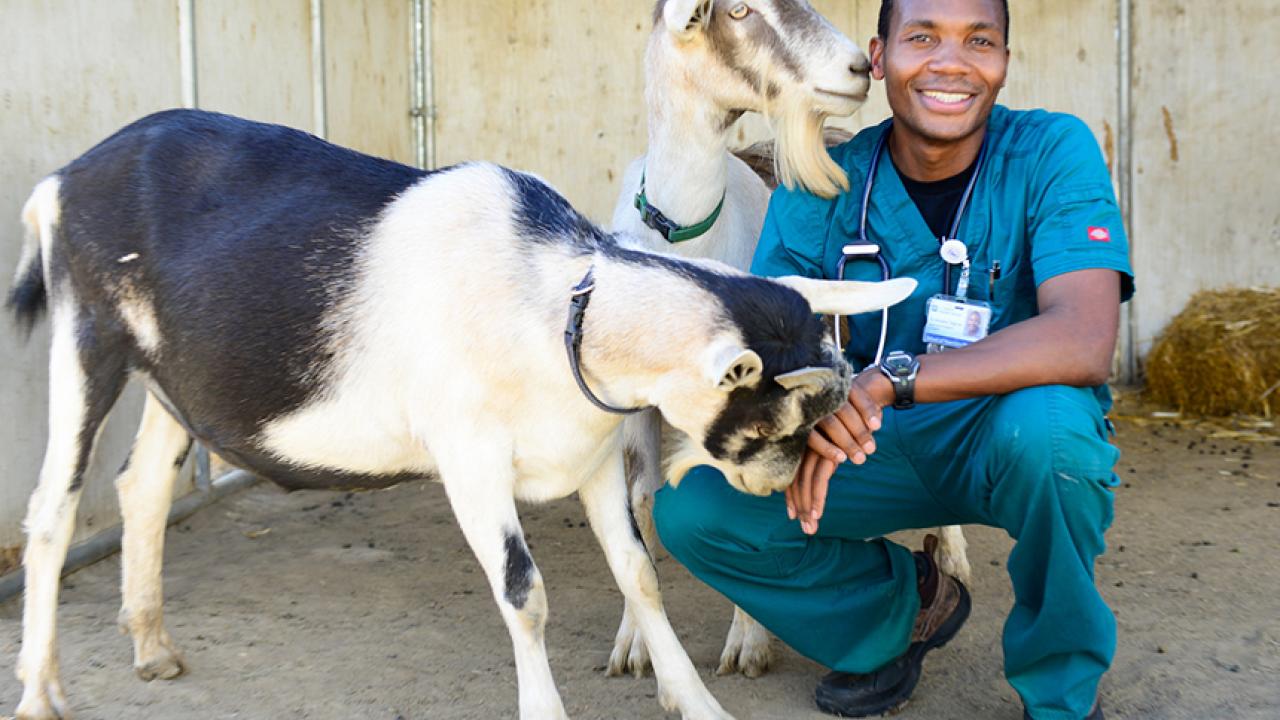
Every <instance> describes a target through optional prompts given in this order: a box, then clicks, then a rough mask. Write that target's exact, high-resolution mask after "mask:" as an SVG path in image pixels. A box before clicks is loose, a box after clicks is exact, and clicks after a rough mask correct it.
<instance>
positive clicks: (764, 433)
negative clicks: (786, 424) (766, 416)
mask: <svg viewBox="0 0 1280 720" xmlns="http://www.w3.org/2000/svg"><path fill="white" fill-rule="evenodd" d="M773 432H774V431H773V426H772V425H770V424H769V423H765V422H761V423H756V424H755V425H752V426H751V434H752V435H755V436H756V437H758V438H765V437H769V436H770V435H772V434H773Z"/></svg>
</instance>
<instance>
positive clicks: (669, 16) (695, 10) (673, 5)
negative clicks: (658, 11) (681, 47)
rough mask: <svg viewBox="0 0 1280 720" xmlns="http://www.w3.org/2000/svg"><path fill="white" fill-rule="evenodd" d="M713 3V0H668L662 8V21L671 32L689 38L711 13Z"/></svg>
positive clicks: (682, 37)
mask: <svg viewBox="0 0 1280 720" xmlns="http://www.w3.org/2000/svg"><path fill="white" fill-rule="evenodd" d="M712 4H713V0H667V4H666V5H664V6H663V8H662V21H663V23H665V24H666V26H667V31H668V32H670V33H671V34H673V35H675V36H677V37H679V38H681V39H684V38H688V37H689V36H691V35H692V34H693V33H694V32H696V31H697V30H698V26H699V25H700V24H701V22H702V21H703V20H704V19H706V18H707V16H708V15H710V13H711V6H712Z"/></svg>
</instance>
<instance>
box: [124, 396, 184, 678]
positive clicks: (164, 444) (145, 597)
mask: <svg viewBox="0 0 1280 720" xmlns="http://www.w3.org/2000/svg"><path fill="white" fill-rule="evenodd" d="M190 442H191V439H190V436H189V435H187V431H186V430H185V429H183V427H182V425H180V424H179V423H178V421H177V420H174V419H173V417H172V416H171V415H169V412H168V411H167V410H165V409H164V406H163V405H161V404H160V401H159V400H157V399H156V396H155V395H154V394H152V393H147V399H146V404H145V405H144V406H143V409H142V421H141V422H140V423H139V425H138V435H137V438H136V439H135V441H134V444H133V449H132V451H131V452H130V454H129V464H128V467H127V468H126V469H125V470H124V471H123V472H121V473H120V476H119V477H117V478H116V491H117V494H118V495H119V498H120V512H121V515H122V516H123V521H124V523H123V525H124V533H123V537H122V538H121V541H120V550H121V562H120V566H121V567H120V570H121V582H120V584H121V596H122V603H121V606H120V615H119V618H118V622H119V625H120V630H121V631H122V632H127V633H129V634H130V635H131V636H132V637H133V667H134V671H135V672H137V674H138V676H139V677H141V678H142V679H143V680H152V679H155V678H165V679H168V678H172V677H176V676H178V675H180V674H181V673H182V671H183V669H184V666H183V662H182V658H181V656H180V655H179V654H178V651H177V649H176V648H175V647H174V645H173V640H172V639H171V638H170V637H169V633H168V631H167V630H165V628H164V590H163V587H162V583H161V575H160V570H161V565H162V564H163V561H164V531H165V526H166V524H167V521H168V517H169V507H170V505H171V504H172V500H173V483H174V480H176V479H177V477H178V467H179V461H180V459H181V457H182V455H183V454H184V453H185V452H186V450H187V448H188V447H189V445H190Z"/></svg>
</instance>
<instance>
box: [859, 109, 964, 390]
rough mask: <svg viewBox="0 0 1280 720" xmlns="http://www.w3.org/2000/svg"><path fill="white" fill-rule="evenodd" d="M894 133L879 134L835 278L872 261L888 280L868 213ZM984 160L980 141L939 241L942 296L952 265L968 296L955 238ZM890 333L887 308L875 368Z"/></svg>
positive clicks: (960, 289)
mask: <svg viewBox="0 0 1280 720" xmlns="http://www.w3.org/2000/svg"><path fill="white" fill-rule="evenodd" d="M892 130H893V123H892V122H890V123H889V125H888V126H887V127H885V129H884V132H882V133H880V139H879V140H877V141H876V148H875V150H873V151H872V153H871V164H870V165H869V166H868V167H867V179H866V180H865V181H864V182H863V184H862V208H861V210H860V211H859V213H858V241H857V242H856V243H850V244H848V245H845V246H844V247H843V248H842V249H841V252H840V262H838V263H836V278H838V279H840V280H844V269H845V266H846V265H848V264H849V261H850V260H875V261H876V262H877V263H879V264H880V280H881V281H884V280H888V279H889V278H890V277H891V273H890V271H889V262H888V261H887V260H885V259H884V254H883V253H881V252H880V246H879V245H877V244H876V243H873V242H871V241H870V240H868V239H867V210H868V209H869V208H870V207H871V189H872V188H873V187H874V186H875V181H876V172H877V171H878V170H879V169H880V156H881V155H882V154H883V153H884V148H885V144H886V143H887V142H888V140H889V133H890V132H891V131H892ZM986 159H987V139H986V138H985V137H984V138H983V139H982V148H981V149H980V150H978V159H977V162H976V163H975V164H974V168H973V174H972V175H970V176H969V182H968V184H966V185H965V188H964V194H962V195H961V196H960V204H959V205H957V206H956V211H955V215H953V216H952V218H951V228H950V232H948V233H947V235H946V236H945V237H942V238H939V239H938V255H939V256H941V258H942V263H943V266H944V269H943V276H942V288H943V291H944V292H949V291H950V289H951V267H952V266H953V265H959V266H961V272H960V283H959V285H957V286H956V296H957V297H960V298H964V297H967V296H968V294H969V249H968V247H967V246H966V245H965V244H964V242H962V241H961V240H959V239H957V238H956V235H957V234H959V232H960V221H961V219H963V218H964V211H965V210H966V209H968V207H969V200H970V198H972V197H973V189H974V187H975V186H977V184H978V175H979V174H980V173H981V172H982V166H983V165H984V164H985V161H986ZM834 325H835V340H836V347H840V346H841V344H840V317H839V316H836V318H835V323H834ZM888 332H889V308H884V309H883V310H881V311H880V342H879V343H878V344H877V345H876V359H875V362H876V364H877V365H878V364H879V363H880V360H881V358H882V357H883V356H884V343H885V338H886V337H887V335H888Z"/></svg>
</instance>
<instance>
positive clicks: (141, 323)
mask: <svg viewBox="0 0 1280 720" xmlns="http://www.w3.org/2000/svg"><path fill="white" fill-rule="evenodd" d="M116 307H117V308H119V310H120V317H122V318H123V319H124V323H125V325H127V326H129V332H130V333H132V335H133V338H134V339H135V340H136V341H137V342H138V347H140V348H142V351H143V352H145V353H147V354H148V355H155V354H156V353H157V352H158V351H159V350H160V326H159V325H158V324H157V323H156V312H155V309H154V308H152V307H151V303H150V302H148V301H147V299H146V298H144V297H141V296H139V295H136V294H132V293H130V294H126V295H125V296H124V297H122V298H121V299H120V300H119V301H118V302H117V304H116Z"/></svg>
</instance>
